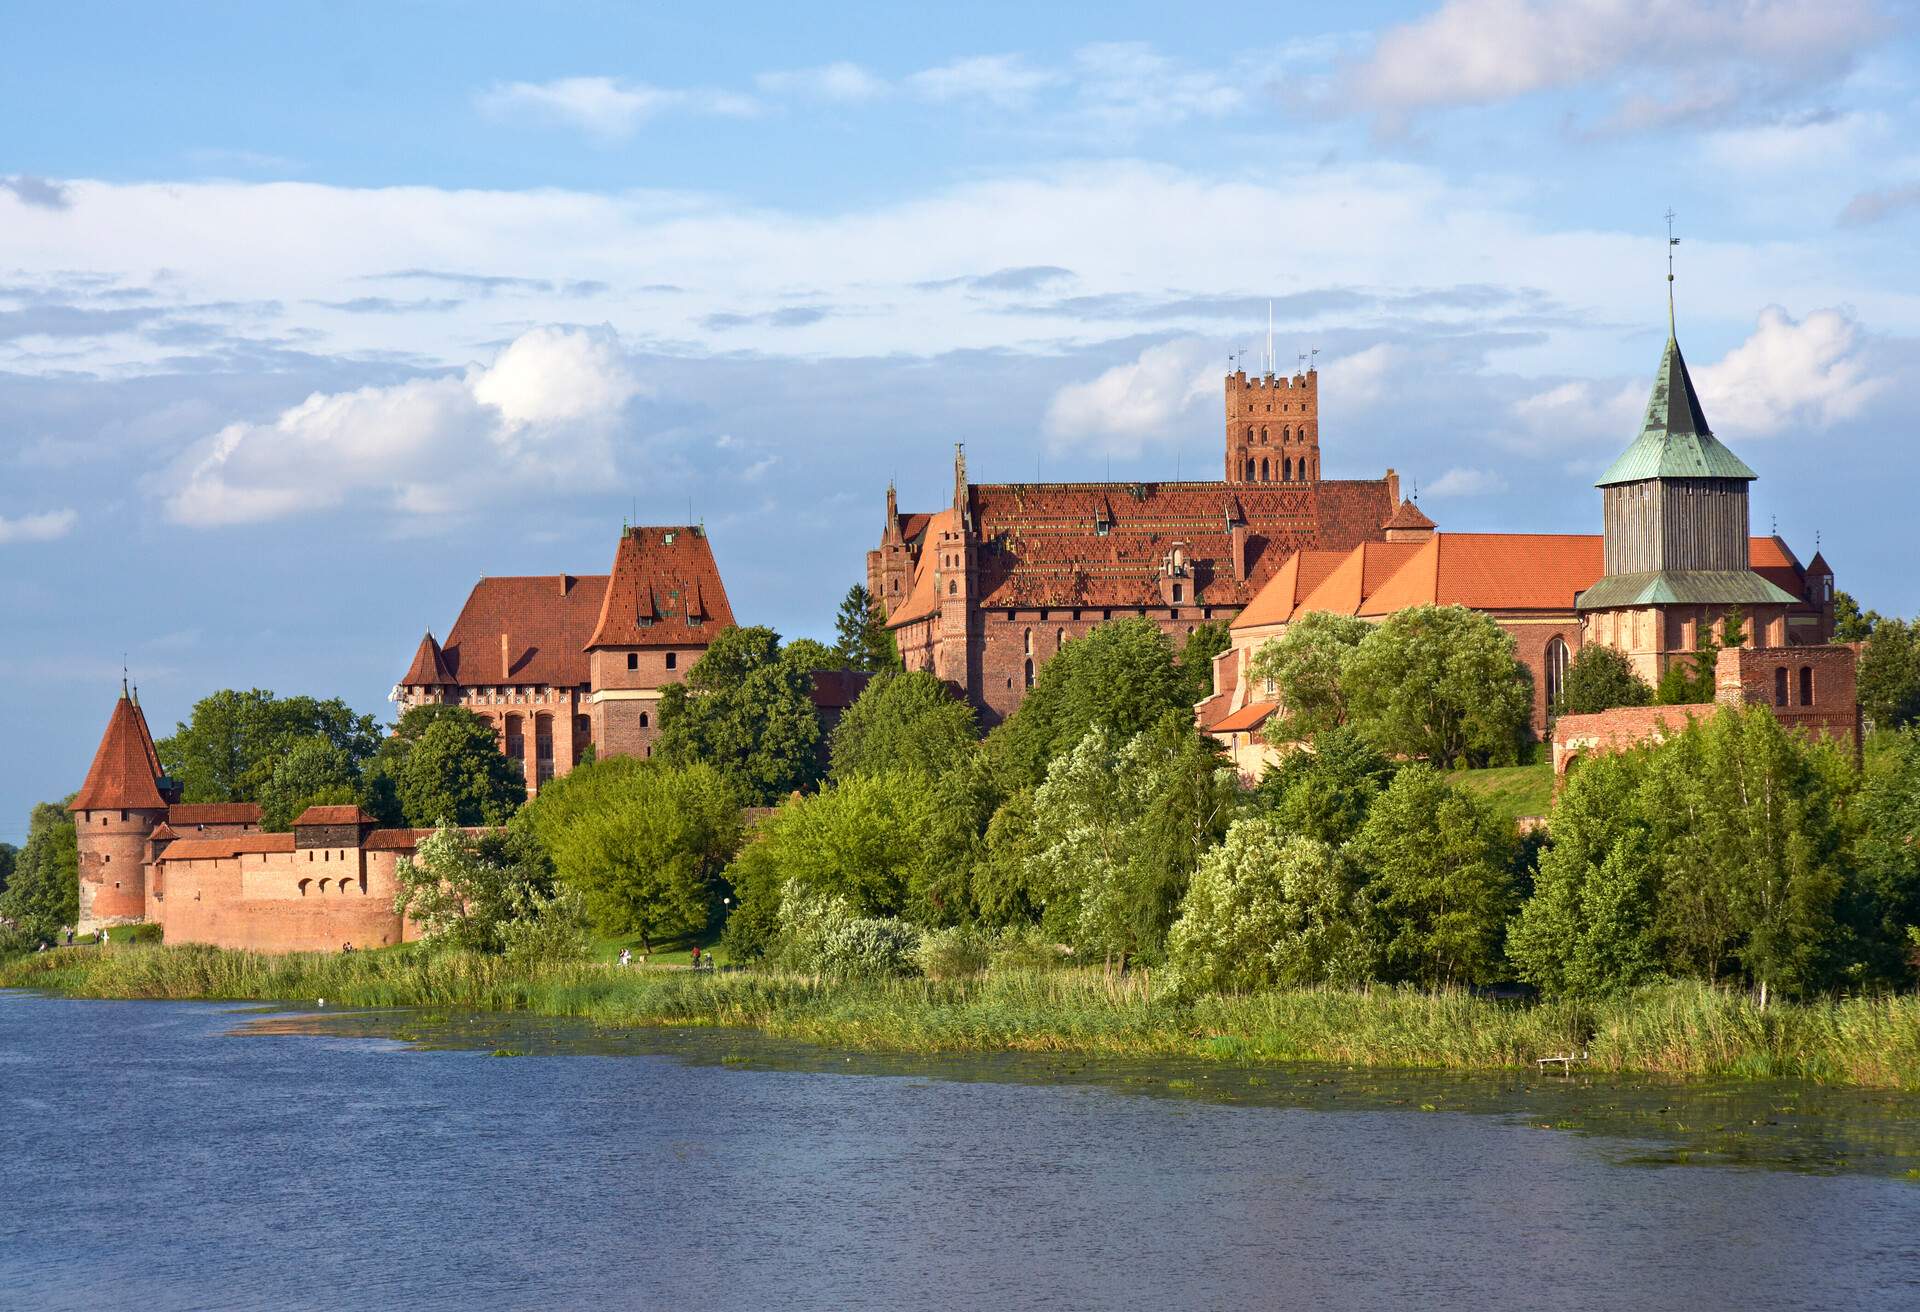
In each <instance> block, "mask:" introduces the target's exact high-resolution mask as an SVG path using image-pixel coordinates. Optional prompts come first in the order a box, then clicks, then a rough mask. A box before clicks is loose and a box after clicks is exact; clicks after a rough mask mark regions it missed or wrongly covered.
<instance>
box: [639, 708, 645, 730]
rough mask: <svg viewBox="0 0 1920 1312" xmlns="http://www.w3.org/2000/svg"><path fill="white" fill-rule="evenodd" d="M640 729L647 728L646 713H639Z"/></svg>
mask: <svg viewBox="0 0 1920 1312" xmlns="http://www.w3.org/2000/svg"><path fill="white" fill-rule="evenodd" d="M640 727H641V728H642V729H644V728H646V727H647V713H646V712H645V711H642V712H640Z"/></svg>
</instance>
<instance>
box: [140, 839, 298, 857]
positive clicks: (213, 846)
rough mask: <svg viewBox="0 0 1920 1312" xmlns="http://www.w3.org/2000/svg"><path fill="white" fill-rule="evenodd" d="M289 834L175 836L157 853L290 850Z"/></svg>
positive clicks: (229, 853)
mask: <svg viewBox="0 0 1920 1312" xmlns="http://www.w3.org/2000/svg"><path fill="white" fill-rule="evenodd" d="M291 851H293V835H292V834H228V835H226V836H225V837H221V838H176V839H174V840H173V842H171V843H169V844H168V845H167V850H166V851H165V852H163V853H161V854H160V859H161V860H162V861H208V860H218V859H221V858H225V857H236V856H239V855H240V854H241V853H243V852H291Z"/></svg>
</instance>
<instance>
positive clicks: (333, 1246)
mask: <svg viewBox="0 0 1920 1312" xmlns="http://www.w3.org/2000/svg"><path fill="white" fill-rule="evenodd" d="M495 1051H508V1052H514V1053H520V1054H525V1055H520V1056H515V1057H513V1058H511V1059H504V1058H496V1057H493V1056H491V1055H490V1054H491V1053H493V1052H495ZM0 1171H3V1172H4V1173H3V1174H0V1306H4V1307H23V1308H26V1307H35V1308H41V1307H44V1308H97V1307H120V1306H132V1305H138V1306H140V1307H141V1308H143V1309H150V1310H152V1312H161V1310H164V1309H173V1308H238V1307H290V1308H309V1307H311V1308H327V1309H356V1308H393V1307H431V1308H438V1307H450V1308H451V1307H459V1308H474V1309H492V1308H556V1307H557V1308H572V1307H593V1308H603V1307H613V1308H626V1307H641V1308H655V1307H658V1308H736V1307H740V1308H749V1307H783V1308H787V1307H791V1308H843V1307H845V1308H882V1307H884V1308H901V1307H929V1308H972V1307H999V1308H1029V1307H1039V1308H1052V1307H1058V1308H1087V1307H1115V1308H1132V1307H1140V1308H1149V1307H1150V1308H1167V1307H1187V1308H1215V1307H1219V1308H1228V1307H1232V1308H1239V1307H1343V1308H1415V1307H1419V1308H1435V1307H1440V1308H1448V1307H1459V1308H1468V1307H1471V1308H1476V1309H1479V1308H1532V1307H1554V1308H1560V1309H1583V1308H1686V1309H1689V1310H1690V1312H1698V1310H1699V1309H1712V1308H1723V1307H1741V1308H1850V1307H1860V1308H1899V1307H1920V1100H1916V1099H1915V1098H1913V1097H1912V1096H1908V1095H1898V1094H1885V1093H1872V1092H1866V1091H1859V1090H1829V1089H1821V1088H1818V1087H1815V1086H1809V1085H1803V1084H1789V1083H1772V1084H1734V1083H1728V1084H1712V1083H1699V1084H1679V1083H1672V1082H1660V1081H1644V1080H1642V1081H1623V1082H1616V1081H1602V1080H1588V1079H1574V1080H1571V1081H1558V1080H1514V1079H1493V1078H1462V1077H1452V1076H1443V1075H1392V1076H1384V1075H1381V1074H1380V1073H1377V1072H1353V1071H1346V1070H1341V1069H1335V1068H1310V1067H1301V1068H1282V1069H1268V1070H1263V1071H1249V1070H1245V1069H1237V1068H1229V1067H1221V1066H1217V1065H1194V1066H1180V1065H1169V1064H1166V1063H1109V1062H1090V1061H1085V1060H1077V1059H1076V1060H1060V1059H1043V1058H1035V1057H1018V1056H995V1057H989V1058H979V1057H975V1058H966V1059H957V1058H939V1059H925V1058H880V1057H872V1056H859V1055H855V1056H849V1055H847V1054H837V1053H824V1052H821V1051H819V1050H812V1049H807V1048H805V1047H803V1046H801V1045H795V1044H783V1043H778V1042H773V1041H769V1040H765V1039H762V1038H758V1037H756V1036H752V1035H746V1034H740V1033H733V1032H714V1031H657V1030H653V1031H623V1032H617V1033H604V1032H597V1031H595V1030H593V1029H592V1028H590V1027H586V1026H581V1025H578V1024H574V1023H567V1022H553V1021H543V1020H539V1019H529V1018H514V1017H504V1018H503V1017H492V1016H477V1017H476V1016H462V1015H457V1014H454V1015H449V1014H446V1013H421V1012H382V1013H353V1014H344V1015H343V1014H338V1013H325V1014H321V1015H317V1016H305V1015H287V1014H263V1013H261V1012H259V1011H258V1010H255V1009H247V1008H238V1007H233V1006H223V1005H216V1004H197V1003H143V1002H125V1003H122V1002H87V1001H76V1000H70V999H60V998H49V997H43V996H39V995H33V994H24V993H17V992H0ZM1909 1172H1914V1173H1915V1178H1912V1179H1909V1178H1908V1173H1909Z"/></svg>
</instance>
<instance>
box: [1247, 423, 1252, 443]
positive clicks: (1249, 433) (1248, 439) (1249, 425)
mask: <svg viewBox="0 0 1920 1312" xmlns="http://www.w3.org/2000/svg"><path fill="white" fill-rule="evenodd" d="M1247 441H1249V442H1251V441H1253V425H1252V424H1248V425H1247Z"/></svg>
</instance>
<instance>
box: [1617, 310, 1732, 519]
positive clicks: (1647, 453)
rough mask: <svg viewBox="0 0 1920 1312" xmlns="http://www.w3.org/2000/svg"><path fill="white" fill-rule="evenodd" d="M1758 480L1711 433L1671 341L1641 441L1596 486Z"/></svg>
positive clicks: (1649, 402)
mask: <svg viewBox="0 0 1920 1312" xmlns="http://www.w3.org/2000/svg"><path fill="white" fill-rule="evenodd" d="M1756 477H1757V475H1756V474H1755V473H1754V472H1753V471H1752V470H1751V469H1749V468H1747V466H1746V463H1745V462H1744V461H1742V460H1741V459H1740V457H1739V456H1736V455H1735V454H1733V452H1731V451H1729V450H1727V448H1726V447H1725V446H1724V445H1722V444H1721V442H1720V440H1719V439H1718V438H1716V437H1715V436H1714V435H1713V431H1712V430H1711V429H1710V428H1708V427H1707V416H1706V412H1705V411H1704V410H1702V409H1701V408H1700V398H1699V396H1698V395H1697V394H1696V393H1695V392H1694V390H1693V377H1692V375H1691V374H1689V373H1688V372H1687V362H1686V360H1685V359H1684V358H1683V357H1682V356H1681V354H1680V343H1679V342H1678V341H1677V340H1675V339H1674V337H1673V336H1672V335H1669V336H1668V337H1667V347H1666V351H1665V353H1664V354H1662V356H1661V357H1660V368H1659V371H1658V372H1656V373H1655V374H1654V377H1653V394H1652V395H1651V396H1650V397H1649V398H1648V399H1647V416H1646V419H1645V420H1644V421H1643V422H1642V423H1641V426H1640V436H1639V437H1638V438H1636V439H1635V440H1634V443H1633V445H1632V446H1630V447H1628V448H1627V449H1626V450H1625V451H1623V452H1621V454H1620V458H1619V459H1618V460H1615V461H1614V462H1613V464H1612V465H1610V466H1609V467H1608V469H1607V472H1606V473H1604V474H1602V475H1601V476H1600V478H1599V481H1597V482H1596V483H1595V484H1594V486H1595V487H1610V486H1612V485H1613V484H1616V483H1638V482H1642V481H1643V480H1646V479H1650V478H1737V479H1744V480H1747V481H1751V480H1753V479H1754V478H1756Z"/></svg>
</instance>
